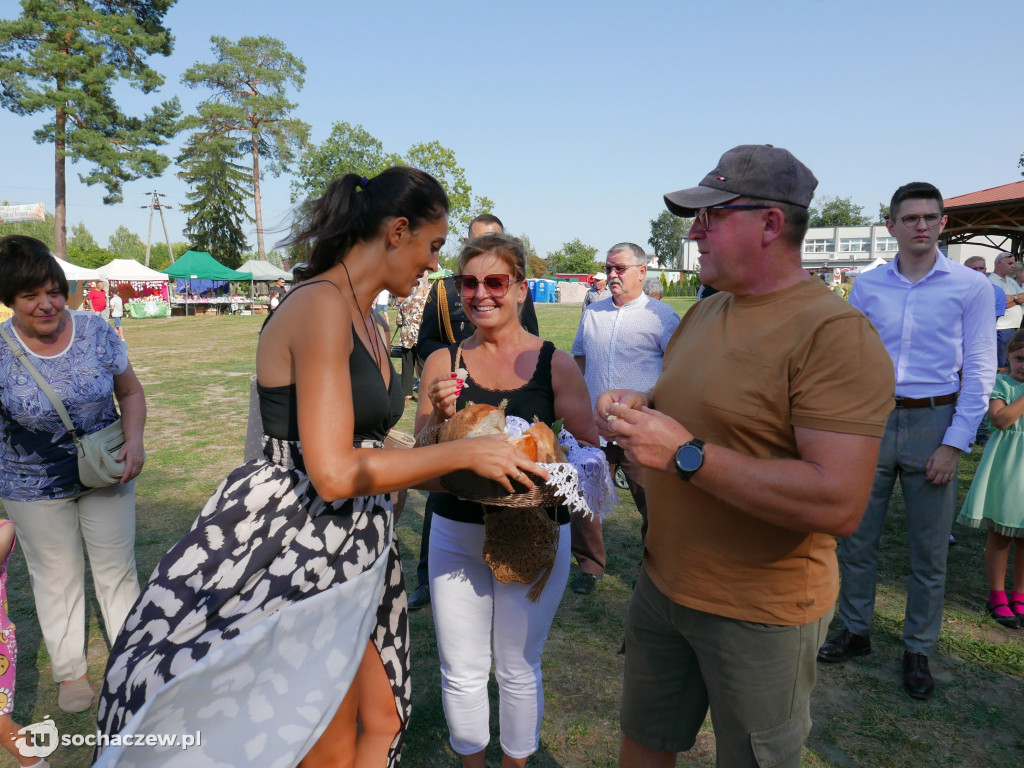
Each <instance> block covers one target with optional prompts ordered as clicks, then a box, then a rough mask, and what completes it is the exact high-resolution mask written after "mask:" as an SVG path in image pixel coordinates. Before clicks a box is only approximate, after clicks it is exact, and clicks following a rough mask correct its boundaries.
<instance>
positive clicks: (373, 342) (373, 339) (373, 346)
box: [341, 261, 381, 370]
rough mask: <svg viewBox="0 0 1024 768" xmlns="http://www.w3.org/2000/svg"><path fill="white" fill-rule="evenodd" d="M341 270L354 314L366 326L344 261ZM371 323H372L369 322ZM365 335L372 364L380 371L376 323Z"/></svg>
mask: <svg viewBox="0 0 1024 768" xmlns="http://www.w3.org/2000/svg"><path fill="white" fill-rule="evenodd" d="M341 266H342V269H344V270H345V278H346V279H347V280H348V289H349V290H350V291H352V301H353V302H355V305H356V314H358V315H359V319H360V320H362V321H363V325H364V327H365V326H366V318H364V317H363V313H362V310H360V309H359V297H358V296H357V295H356V288H355V286H354V285H352V276H351V275H350V274H349V273H348V266H347V265H346V264H345V262H344V261H342V262H341ZM371 322H373V321H371ZM367 333H368V334H369V336H370V351H371V352H372V353H373V362H375V363H376V364H377V370H381V365H380V361H381V352H380V351H379V350H378V346H379V345H380V343H381V342H380V339H378V338H377V323H376V322H373V330H372V331H371V330H370V329H369V328H367Z"/></svg>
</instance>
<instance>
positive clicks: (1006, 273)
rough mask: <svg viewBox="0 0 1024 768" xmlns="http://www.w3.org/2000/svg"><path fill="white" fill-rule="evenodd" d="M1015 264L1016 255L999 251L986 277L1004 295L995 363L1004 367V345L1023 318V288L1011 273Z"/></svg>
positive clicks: (1006, 363) (997, 335) (997, 323)
mask: <svg viewBox="0 0 1024 768" xmlns="http://www.w3.org/2000/svg"><path fill="white" fill-rule="evenodd" d="M1016 264H1017V257H1016V256H1014V255H1013V254H1012V253H1000V254H999V255H998V256H996V261H995V264H994V265H993V266H992V274H991V275H989V276H988V279H989V280H991V281H992V284H993V285H995V286H996V287H998V288H999V289H1000V290H1002V292H1003V293H1004V294H1005V295H1006V311H1005V312H1004V313H1003V316H1002V317H1000V318H999V319H998V320H997V321H996V361H997V362H996V365H997V366H998V367H999V368H1006V367H1007V366H1008V365H1009V362H1008V360H1007V358H1006V345H1007V344H1008V343H1009V342H1010V337H1011V336H1013V332H1014V331H1016V330H1017V329H1018V328H1020V327H1021V321H1022V320H1024V309H1022V308H1021V305H1022V304H1024V288H1021V287H1020V285H1018V284H1017V281H1016V280H1014V279H1013V277H1012V276H1011V273H1012V272H1013V268H1014V267H1015V266H1016Z"/></svg>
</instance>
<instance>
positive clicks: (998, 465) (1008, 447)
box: [957, 331, 1024, 628]
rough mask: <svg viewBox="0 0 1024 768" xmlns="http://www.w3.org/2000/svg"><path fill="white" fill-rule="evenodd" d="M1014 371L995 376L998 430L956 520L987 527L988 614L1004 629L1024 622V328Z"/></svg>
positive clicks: (1010, 349)
mask: <svg viewBox="0 0 1024 768" xmlns="http://www.w3.org/2000/svg"><path fill="white" fill-rule="evenodd" d="M1006 351H1007V357H1008V358H1009V361H1010V375H1009V376H1007V375H1005V374H1000V375H999V376H997V377H996V383H995V387H994V388H993V389H992V394H991V395H990V396H989V405H988V419H989V421H990V422H991V423H992V426H993V427H995V429H994V430H993V432H992V436H991V437H990V438H989V441H988V444H987V445H986V446H985V453H984V454H982V457H981V461H980V462H979V463H978V471H977V472H976V473H975V475H974V482H973V483H972V484H971V490H970V491H969V492H968V493H967V498H966V499H965V500H964V506H963V509H962V510H960V514H959V515H958V516H957V522H958V523H962V524H963V525H967V526H970V527H971V528H980V527H981V526H982V525H983V524H985V525H987V526H988V540H987V541H986V543H985V571H986V573H987V575H988V587H989V593H988V611H989V615H990V616H991V617H992V618H993V619H995V620H996V621H997V622H999V623H1000V624H1002V625H1003V626H1004V627H1011V628H1017V627H1020V626H1024V553H1022V552H1021V550H1020V542H1021V541H1022V540H1024V472H1022V471H1021V468H1022V467H1024V419H1022V418H1021V416H1022V415H1024V331H1017V332H1016V333H1015V334H1013V336H1012V337H1011V338H1010V342H1009V343H1008V344H1007V345H1006ZM1015 540H1016V541H1017V542H1018V544H1017V548H1016V554H1015V555H1014V563H1013V591H1012V592H1011V593H1010V595H1009V596H1007V594H1006V570H1007V565H1008V563H1009V560H1010V545H1011V544H1013V543H1014V541H1015Z"/></svg>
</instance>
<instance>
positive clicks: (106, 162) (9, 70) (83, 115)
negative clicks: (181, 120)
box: [0, 0, 181, 259]
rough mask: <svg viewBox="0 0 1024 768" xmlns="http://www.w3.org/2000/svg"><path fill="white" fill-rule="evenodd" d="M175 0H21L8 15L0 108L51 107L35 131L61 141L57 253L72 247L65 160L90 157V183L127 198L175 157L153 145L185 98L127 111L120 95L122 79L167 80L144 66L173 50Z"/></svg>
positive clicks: (2, 32) (152, 85) (132, 82)
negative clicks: (128, 188)
mask: <svg viewBox="0 0 1024 768" xmlns="http://www.w3.org/2000/svg"><path fill="white" fill-rule="evenodd" d="M174 2H175V0H130V1H129V0H120V1H118V0H76V1H75V2H69V1H68V0H22V3H21V7H22V15H21V16H20V17H19V18H17V19H14V20H11V21H8V20H0V83H2V85H0V105H3V107H4V108H6V109H9V110H10V111H11V112H14V113H15V114H17V115H31V114H35V113H38V112H46V113H48V114H49V115H50V117H49V119H48V122H46V123H45V124H44V125H43V126H42V127H41V128H39V129H38V130H37V131H36V132H35V134H34V138H35V140H36V142H37V143H39V144H53V148H54V157H55V163H54V213H55V217H54V253H55V254H56V255H57V256H58V257H59V258H62V259H63V258H65V256H66V251H67V242H66V240H67V193H66V171H65V167H66V163H67V161H68V160H69V159H70V160H71V161H72V162H75V161H78V160H85V161H87V162H89V163H91V164H92V165H93V168H92V170H91V171H90V172H89V173H87V174H85V175H81V174H80V175H79V178H80V179H81V180H82V182H83V183H85V184H89V185H92V184H102V185H103V186H104V187H105V188H106V195H104V197H103V202H104V203H107V204H111V203H118V202H121V199H122V195H121V189H122V184H123V183H124V182H125V181H131V180H132V179H137V178H139V177H141V176H145V177H148V178H153V177H155V176H159V175H160V174H161V173H162V172H163V170H164V168H166V167H167V164H168V162H169V161H168V158H167V157H166V156H164V155H162V154H160V153H159V152H157V151H156V149H154V147H159V146H161V145H162V144H164V143H165V142H166V141H167V139H168V138H170V137H171V136H173V135H174V131H175V123H176V121H177V118H178V116H179V114H180V112H181V109H180V106H179V103H178V100H177V98H175V99H171V100H170V101H165V102H163V103H162V104H160V105H159V106H157V107H154V109H153V111H152V112H150V113H149V114H148V115H146V116H144V117H141V118H140V117H133V116H130V115H126V114H124V113H123V112H122V111H121V108H120V107H119V106H118V103H117V100H116V99H115V98H114V94H113V86H114V85H115V84H116V83H118V81H121V80H123V81H124V82H125V83H127V84H128V85H129V86H131V87H132V88H136V89H138V90H140V91H142V92H143V93H150V92H152V91H154V90H155V89H157V88H158V87H159V86H160V85H162V84H163V81H164V80H163V77H162V76H161V75H160V74H158V73H157V72H156V70H154V69H152V68H150V67H149V65H148V64H146V57H147V56H149V55H152V54H161V55H163V56H169V55H170V53H171V48H172V40H173V38H172V37H171V34H170V32H168V30H167V29H166V28H165V27H164V26H163V18H164V15H165V14H166V13H167V11H168V9H169V8H170V7H171V6H172V5H173V4H174Z"/></svg>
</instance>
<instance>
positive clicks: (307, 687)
mask: <svg viewBox="0 0 1024 768" xmlns="http://www.w3.org/2000/svg"><path fill="white" fill-rule="evenodd" d="M447 207H448V201H447V197H446V196H445V193H444V191H443V190H442V189H441V187H440V186H439V185H438V184H437V182H436V181H435V180H434V179H433V178H431V177H430V176H428V175H427V174H425V173H423V172H421V171H417V170H414V169H410V168H390V169H388V170H386V171H384V172H383V173H381V174H380V175H379V176H377V177H375V178H373V179H370V180H367V179H365V178H360V177H359V176H355V175H353V174H348V175H346V176H344V177H343V178H341V179H339V180H337V181H335V182H333V183H332V184H331V185H330V187H329V188H328V190H327V192H326V193H325V195H324V196H323V197H322V198H320V199H319V200H317V201H316V202H314V203H313V204H312V205H311V207H310V208H309V211H308V216H307V219H306V220H305V221H304V222H303V225H302V229H301V231H300V232H299V233H298V234H297V235H296V236H295V237H294V238H293V240H292V243H293V244H295V245H301V246H308V247H309V248H310V260H309V266H308V268H307V269H306V270H305V271H304V272H303V274H302V275H300V277H301V279H302V284H301V285H300V286H298V287H297V288H294V289H293V290H292V291H290V292H289V293H288V295H287V296H286V298H285V300H283V301H282V302H281V305H280V307H279V308H278V309H277V310H276V311H275V312H274V314H273V316H272V317H270V318H268V320H267V322H266V324H265V326H264V330H263V332H262V335H261V338H260V342H259V347H258V350H257V355H256V374H257V383H258V389H259V396H260V408H261V412H262V415H263V422H264V431H265V433H266V435H265V437H264V451H263V453H264V455H263V457H262V458H260V459H258V460H255V461H251V462H249V463H247V464H245V465H243V466H242V467H241V468H239V469H238V470H236V471H235V472H233V473H232V474H231V475H229V476H228V478H227V480H225V481H224V483H223V484H222V485H221V487H220V488H219V489H218V490H217V492H216V493H215V494H214V495H213V497H212V498H211V499H210V501H209V502H208V503H207V505H206V507H205V508H204V509H203V511H202V512H201V513H200V515H199V518H198V520H197V521H196V523H195V525H194V526H193V528H192V530H191V531H190V532H189V533H188V534H187V535H186V536H185V538H184V539H182V541H181V542H179V543H178V544H177V545H176V546H175V547H174V548H172V549H171V551H170V552H169V553H168V554H167V555H166V556H165V557H164V559H163V561H162V562H161V563H160V565H159V566H158V567H157V569H156V571H155V572H154V574H153V576H152V577H151V579H150V582H149V584H148V585H147V587H146V588H145V590H144V591H143V593H142V596H141V597H140V598H139V601H138V602H137V603H136V605H135V607H134V608H133V609H132V612H131V614H130V616H129V618H128V620H127V621H126V623H125V627H124V630H123V631H122V633H121V635H120V636H119V637H118V640H117V642H116V643H115V645H114V648H113V649H112V651H111V655H110V660H109V663H108V666H107V673H106V680H105V684H104V690H103V695H102V699H101V702H100V709H99V715H98V719H99V728H100V731H101V732H102V733H106V734H110V735H113V734H122V735H125V734H128V733H137V734H145V733H163V734H167V733H180V734H195V733H196V732H200V733H201V734H202V738H201V744H200V745H195V746H193V747H192V748H190V749H189V750H188V751H187V752H182V751H181V749H180V747H177V748H175V749H169V750H166V751H163V752H161V751H160V749H159V748H154V747H144V748H143V747H128V748H125V747H123V746H113V745H112V746H109V747H107V748H106V749H105V750H104V751H103V752H102V754H101V755H100V756H99V761H98V762H99V764H100V765H126V766H127V765H157V764H164V763H167V762H169V761H170V760H171V759H173V758H174V757H175V755H177V759H179V760H182V759H184V760H186V761H187V764H188V765H189V766H203V765H242V764H251V765H257V764H258V765H268V766H269V765H274V766H278V765H282V766H288V765H296V764H297V763H298V762H299V761H300V760H302V765H303V766H307V767H309V766H320V765H323V766H327V765H331V766H335V765H343V766H349V765H354V766H383V765H394V764H395V763H396V762H397V759H398V754H399V747H400V743H401V735H402V732H403V730H404V725H405V722H406V721H407V719H408V715H409V692H410V688H409V679H408V665H409V647H408V630H407V620H406V619H407V617H406V600H405V593H404V585H403V582H402V572H401V568H400V565H399V560H398V550H397V547H396V544H395V539H394V537H393V519H392V511H391V498H390V493H389V492H390V491H392V490H395V489H398V488H406V487H409V486H416V485H418V484H422V483H424V481H427V480H429V479H430V478H434V477H436V476H437V475H439V474H441V473H443V472H446V471H449V470H450V469H454V468H460V467H464V468H467V469H471V470H474V471H476V472H478V473H480V474H482V475H484V476H486V477H490V478H493V479H495V480H497V481H498V482H501V483H503V484H504V485H506V486H507V487H508V488H509V489H511V487H512V486H511V483H510V481H509V478H510V477H515V476H517V474H518V473H520V472H522V471H527V470H530V469H536V467H535V465H533V464H532V463H531V462H530V461H529V460H528V459H527V458H526V456H525V455H524V454H523V453H521V452H520V451H518V449H516V448H514V447H513V446H512V445H511V444H509V443H508V442H507V441H506V440H504V439H502V438H490V439H486V438H480V439H478V440H474V441H472V442H464V443H463V444H460V445H458V446H455V445H446V446H434V447H430V448H419V449H416V450H411V451H407V452H406V453H405V454H404V456H403V461H401V462H396V461H394V458H393V455H390V456H389V455H387V454H386V453H385V452H384V451H382V450H377V449H378V448H379V447H380V445H381V441H382V440H383V438H384V435H385V434H386V433H387V430H388V428H389V427H391V426H393V425H394V424H395V422H397V421H398V419H399V417H400V415H401V413H402V408H403V405H404V399H403V397H402V394H401V390H400V387H399V384H398V382H397V381H396V377H395V372H394V369H393V368H392V367H391V365H390V360H389V356H388V351H389V350H388V348H387V346H386V338H384V339H382V338H381V335H380V329H379V327H378V325H377V320H376V319H375V318H374V317H373V314H372V307H371V304H372V302H373V298H374V297H375V296H376V295H377V294H378V293H379V292H380V291H381V290H383V289H387V290H389V291H391V292H393V293H396V294H398V295H407V294H408V293H409V292H410V291H411V290H412V289H413V288H414V287H415V285H416V278H417V276H418V275H419V273H420V272H422V271H423V269H425V268H427V267H429V268H432V269H436V267H437V256H438V251H439V250H440V248H441V246H442V245H443V244H444V240H445V236H446V234H447V229H448V223H447V216H446V212H447ZM295 296H299V297H300V298H298V299H296V298H295ZM357 717H358V722H359V728H358V729H357V727H356V722H357Z"/></svg>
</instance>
